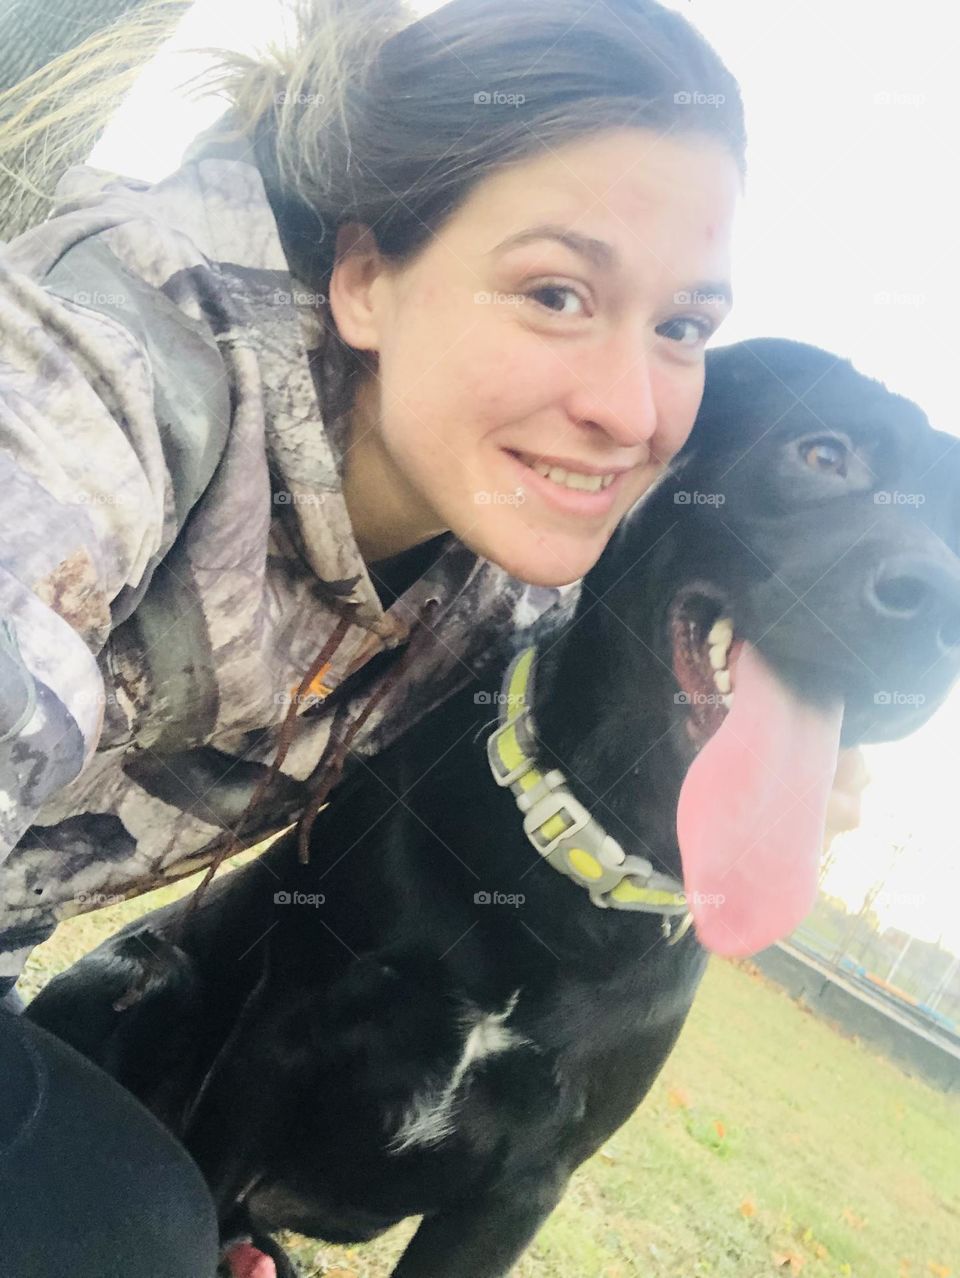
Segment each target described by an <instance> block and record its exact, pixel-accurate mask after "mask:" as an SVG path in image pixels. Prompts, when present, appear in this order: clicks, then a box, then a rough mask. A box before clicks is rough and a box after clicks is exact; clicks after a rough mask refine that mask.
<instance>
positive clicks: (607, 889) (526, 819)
mask: <svg viewBox="0 0 960 1278" xmlns="http://www.w3.org/2000/svg"><path fill="white" fill-rule="evenodd" d="M535 660H536V648H535V647H533V646H531V647H528V648H524V649H523V650H522V651H521V652H519V653H518V654H517V656H516V657H514V659H513V661H511V663H510V665H509V666H508V667H507V672H506V674H505V675H504V678H503V684H502V687H501V691H500V698H499V703H500V704H499V718H500V723H499V726H498V727H497V728H495V729H494V731H493V732H492V733H491V734H490V737H489V739H488V741H487V758H488V760H489V762H490V771H491V772H492V773H493V779H494V780H495V781H496V783H497V785H500V786H507V785H508V786H509V787H510V789H511V790H512V791H513V794H514V796H515V798H516V801H517V807H518V808H519V809H520V811H521V812H522V813H523V814H524V815H523V828H524V831H525V833H526V835H527V838H528V839H529V840H530V842H531V843H532V844H533V846H534V848H535V849H536V850H537V852H538V853H539V854H540V856H541V857H542V858H543V859H544V860H545V861H547V862H549V864H550V865H552V866H553V868H554V869H555V870H559V872H560V873H561V874H565V875H566V876H567V877H568V878H571V879H573V881H574V882H575V883H578V884H579V885H580V886H581V887H584V888H586V889H587V891H588V892H589V893H590V900H591V901H592V902H593V903H594V905H598V906H600V907H601V908H603V909H607V908H611V907H612V908H613V909H615V910H640V911H643V912H644V913H647V914H660V915H661V916H662V923H661V927H662V930H663V934H664V936H668V937H670V940H669V942H668V944H671V945H672V944H673V943H674V942H675V941H678V940H679V939H680V937H681V936H682V935H683V934H684V932H686V930H687V929H688V928H689V926H690V924H691V922H692V921H693V916H692V915H691V914H690V913H689V911H688V910H687V902H686V897H685V895H684V891H683V884H682V883H681V882H680V881H679V880H678V879H675V878H673V877H672V875H668V874H660V873H659V872H657V871H656V870H654V868H653V866H652V864H651V863H650V862H649V861H648V860H647V859H646V858H645V857H640V856H628V855H627V854H626V853H625V852H624V850H623V848H622V847H621V846H620V844H619V843H618V842H617V841H616V839H614V838H612V837H611V835H609V834H607V833H606V831H605V830H604V829H603V826H601V824H600V823H599V821H597V820H595V818H594V817H592V816H591V815H590V813H589V812H588V811H587V810H586V808H585V807H584V806H583V804H582V803H580V801H579V800H578V799H577V798H576V796H575V795H574V794H573V793H572V792H571V791H570V788H569V786H568V785H567V778H566V777H565V776H564V774H563V773H562V772H561V771H560V770H559V769H558V768H551V769H550V770H549V771H547V772H542V771H541V770H540V769H539V768H538V767H537V764H536V760H535V758H534V752H535V748H536V730H535V727H534V723H533V710H532V705H533V686H534V662H535ZM678 915H679V916H682V918H681V922H680V926H679V927H678V928H677V930H676V931H675V932H673V934H672V935H671V927H672V919H674V918H676V916H678Z"/></svg>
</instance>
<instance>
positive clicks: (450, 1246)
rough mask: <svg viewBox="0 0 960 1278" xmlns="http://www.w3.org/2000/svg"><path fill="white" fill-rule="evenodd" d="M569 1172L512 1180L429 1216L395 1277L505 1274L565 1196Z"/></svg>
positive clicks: (481, 1277)
mask: <svg viewBox="0 0 960 1278" xmlns="http://www.w3.org/2000/svg"><path fill="white" fill-rule="evenodd" d="M565 1186H566V1177H564V1178H563V1179H562V1180H558V1179H557V1178H556V1176H555V1174H554V1173H551V1175H550V1177H549V1178H543V1179H540V1180H524V1181H521V1182H513V1183H512V1184H511V1185H510V1186H509V1189H507V1188H504V1189H502V1190H501V1191H500V1192H499V1193H497V1194H485V1195H483V1196H482V1197H479V1198H477V1199H476V1200H475V1201H474V1202H472V1203H464V1204H463V1205H461V1206H459V1207H457V1208H454V1209H451V1210H449V1211H445V1212H438V1213H437V1215H435V1216H425V1217H424V1218H423V1221H422V1222H421V1224H420V1228H419V1229H418V1230H417V1232H416V1233H415V1234H414V1236H413V1238H412V1239H411V1241H410V1244H409V1246H408V1247H407V1249H406V1251H405V1252H404V1253H403V1255H402V1256H401V1257H400V1260H399V1262H398V1264H397V1267H396V1268H395V1269H394V1271H393V1278H451V1276H452V1275H454V1274H455V1275H456V1278H501V1276H502V1275H504V1274H507V1273H509V1271H510V1268H511V1266H512V1265H513V1264H514V1262H515V1261H516V1260H517V1259H519V1257H520V1255H521V1254H522V1252H523V1251H524V1249H525V1248H526V1246H527V1245H528V1243H530V1241H531V1240H532V1238H533V1236H534V1235H535V1234H536V1232H537V1230H538V1229H539V1228H540V1226H541V1225H542V1224H543V1222H544V1221H545V1220H546V1218H547V1217H548V1216H549V1215H550V1213H551V1212H552V1211H553V1209H554V1207H556V1205H557V1203H558V1202H559V1201H560V1197H561V1195H562V1193H563V1190H564V1188H565Z"/></svg>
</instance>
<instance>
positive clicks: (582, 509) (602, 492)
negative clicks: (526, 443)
mask: <svg viewBox="0 0 960 1278" xmlns="http://www.w3.org/2000/svg"><path fill="white" fill-rule="evenodd" d="M503 451H504V452H505V453H506V455H507V456H508V457H509V458H510V460H511V462H512V463H513V464H514V465H515V466H516V467H522V469H523V472H524V473H523V478H522V481H521V482H522V483H523V484H524V486H529V487H530V489H531V490H533V491H536V492H538V493H540V494H541V495H542V496H543V497H544V498H545V499H546V500H548V501H550V502H551V504H552V505H554V506H556V507H558V508H559V509H561V510H563V511H565V512H568V513H571V514H580V515H599V514H606V512H607V511H609V510H610V508H611V507H612V506H613V504H614V502H615V500H616V498H617V495H618V493H619V490H620V488H621V487H622V484H623V478H624V475H626V474H627V473H628V472H627V471H620V472H615V471H610V472H608V473H607V474H588V473H587V472H586V471H585V470H582V471H578V470H574V469H572V468H571V469H566V468H565V467H562V466H557V465H554V464H552V463H550V462H545V461H541V460H540V459H539V458H537V457H535V456H533V455H532V454H529V453H521V452H518V451H516V450H515V449H511V448H505V449H504V450H503Z"/></svg>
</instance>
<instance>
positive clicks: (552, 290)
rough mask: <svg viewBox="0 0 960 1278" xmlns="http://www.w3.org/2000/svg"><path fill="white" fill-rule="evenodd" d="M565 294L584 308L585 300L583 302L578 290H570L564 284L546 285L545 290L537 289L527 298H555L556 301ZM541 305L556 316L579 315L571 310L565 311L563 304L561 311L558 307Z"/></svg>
mask: <svg viewBox="0 0 960 1278" xmlns="http://www.w3.org/2000/svg"><path fill="white" fill-rule="evenodd" d="M563 294H566V295H567V296H568V297H572V298H574V299H575V300H576V301H577V302H578V303H579V304H580V306H583V305H584V300H583V298H582V297H581V296H580V294H579V293H578V292H577V290H576V289H575V288H568V287H567V286H566V285H564V284H545V285H544V286H543V288H535V289H534V290H533V291H532V292H531V293H528V294H527V296H528V297H536V298H541V297H547V298H554V299H555V298H557V297H560V296H562V295H563ZM541 305H546V309H547V310H548V311H553V313H554V314H555V315H575V314H577V312H576V311H571V310H565V309H563V308H562V303H561V308H560V309H558V308H556V307H553V306H550V305H549V304H547V303H541Z"/></svg>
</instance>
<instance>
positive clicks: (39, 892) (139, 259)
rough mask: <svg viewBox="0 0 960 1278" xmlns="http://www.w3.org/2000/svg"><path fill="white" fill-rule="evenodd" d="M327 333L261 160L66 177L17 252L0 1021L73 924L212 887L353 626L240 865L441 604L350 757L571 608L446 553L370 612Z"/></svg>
mask: <svg viewBox="0 0 960 1278" xmlns="http://www.w3.org/2000/svg"><path fill="white" fill-rule="evenodd" d="M189 154H190V153H189V152H188V156H189ZM320 332H321V330H320V328H319V321H318V319H317V317H316V315H315V313H314V312H313V310H312V307H311V305H310V300H309V295H308V294H307V293H306V290H305V288H304V287H303V286H302V285H301V284H299V283H298V281H297V280H295V279H294V278H293V277H292V276H291V273H290V269H289V267H288V264H287V261H286V258H285V256H284V253H283V249H282V246H281V242H280V238H279V232H278V230H277V224H276V221H275V219H274V216H273V212H272V209H271V206H270V204H269V201H268V199H267V196H266V193H265V190H264V186H263V181H262V179H261V176H260V173H259V171H258V169H257V168H255V167H254V166H253V165H252V164H250V163H246V162H238V161H236V160H230V159H223V158H202V159H194V160H186V161H185V162H184V163H183V164H182V165H181V167H180V168H179V169H178V170H177V171H176V172H175V173H173V174H172V175H170V176H169V177H167V178H165V179H164V180H163V181H160V182H157V183H153V184H150V183H146V182H141V181H137V180H133V179H130V178H122V177H119V176H117V175H116V174H113V173H109V172H107V171H105V170H102V169H97V168H94V167H91V166H89V165H82V166H77V167H74V168H73V169H71V170H69V171H68V173H67V174H66V175H65V176H64V177H63V178H62V179H61V181H60V183H59V185H58V187H57V199H56V204H55V206H54V209H53V212H52V215H51V217H50V218H49V219H48V220H47V221H46V222H44V223H42V224H40V225H39V226H37V227H34V228H32V229H31V230H29V231H27V232H26V233H25V234H23V235H21V236H19V237H18V238H17V239H15V240H13V241H11V242H9V243H7V244H5V245H3V244H0V444H2V448H0V472H2V473H0V484H2V493H3V504H2V511H3V522H2V543H0V546H2V549H0V994H2V993H3V991H4V989H7V988H9V987H10V986H11V985H12V984H13V981H14V979H15V978H16V976H17V975H18V973H19V972H20V971H21V969H22V966H23V963H24V961H25V959H26V957H27V955H28V954H29V952H30V950H31V949H32V947H33V946H34V945H36V944H37V943H38V942H39V941H41V940H43V939H45V938H46V937H47V936H49V935H50V934H51V933H52V931H53V930H54V928H55V926H56V923H57V921H58V920H59V919H62V918H65V917H67V916H69V915H71V914H76V913H80V912H83V911H84V910H88V909H94V908H98V907H99V906H101V905H103V904H105V903H108V902H110V901H112V900H116V899H120V898H121V897H128V896H133V895H136V894H138V893H142V892H145V891H148V890H149V889H151V888H154V887H157V886H159V885H161V884H163V883H164V882H168V881H170V880H173V879H176V878H180V877H182V876H183V875H185V874H187V873H190V872H191V871H193V870H195V869H197V868H199V867H201V866H204V865H206V864H208V863H209V861H210V860H211V858H212V857H213V856H214V854H215V853H216V851H217V850H218V849H219V848H221V847H222V846H223V844H224V840H225V839H226V838H229V835H230V832H231V831H232V830H233V828H234V827H235V825H236V823H237V821H238V819H239V818H240V817H241V815H242V814H243V812H244V810H245V808H246V805H247V802H248V800H249V799H250V797H251V795H252V793H253V791H254V789H255V787H256V786H257V784H258V782H259V781H260V780H261V778H263V777H264V775H265V774H266V772H267V771H268V768H269V764H270V762H271V761H272V760H273V758H274V755H275V754H276V751H277V745H278V734H279V730H280V725H281V722H282V721H283V719H284V718H285V716H286V713H287V710H288V708H289V706H290V702H291V691H292V690H293V689H295V688H297V687H298V686H299V684H300V681H301V679H302V677H303V675H304V673H305V672H306V671H308V670H309V669H310V667H311V665H312V664H313V663H314V662H315V660H316V658H317V656H318V654H319V653H320V651H321V649H322V648H323V646H324V643H325V640H326V639H328V638H329V637H330V636H331V634H332V632H333V630H334V628H335V626H336V625H337V623H338V622H339V621H340V619H341V617H342V616H343V615H344V613H346V615H347V617H348V618H349V624H348V627H347V630H346V632H345V633H344V635H343V637H342V639H341V642H340V644H339V647H338V648H337V649H336V651H335V652H334V654H333V656H332V657H331V659H330V662H329V664H328V665H327V666H326V667H325V668H324V669H323V670H322V671H321V672H320V673H321V675H322V679H321V681H320V683H319V685H317V689H318V694H317V695H316V696H308V697H305V698H299V699H298V710H297V718H296V720H295V725H296V726H295V732H294V736H293V739H292V744H291V746H290V749H289V751H288V753H287V755H286V757H285V759H284V762H283V764H282V767H281V769H280V771H279V774H278V775H276V776H275V777H274V783H272V784H271V786H270V787H269V788H268V790H267V792H266V795H265V797H264V798H263V800H262V802H260V803H259V804H258V806H257V809H256V812H257V814H258V815H257V819H256V821H255V822H248V826H252V825H254V824H255V826H256V828H250V829H248V831H247V833H246V835H245V837H244V839H243V841H242V843H243V845H244V846H247V845H250V844H252V843H254V842H256V841H258V840H259V839H261V838H263V837H266V835H268V834H270V833H272V832H274V831H276V830H278V829H281V828H284V827H285V826H287V825H289V824H291V823H292V822H293V821H294V820H295V819H296V817H297V815H298V814H299V812H300V811H302V809H303V806H304V802H305V799H306V797H307V795H308V793H309V791H310V790H311V789H313V788H315V786H316V784H317V781H318V778H320V777H322V776H323V775H324V771H325V767H326V766H327V764H328V762H329V753H330V747H331V745H332V744H335V742H336V740H337V739H338V737H339V736H341V735H342V730H343V725H345V724H346V723H347V722H349V721H350V720H352V718H353V717H354V716H355V715H356V714H357V713H358V711H359V710H360V708H361V707H362V706H363V705H364V704H365V703H366V701H367V699H368V698H369V696H370V694H371V690H372V689H373V688H374V687H375V686H376V685H377V680H379V679H383V678H384V677H385V674H384V672H385V670H386V669H388V668H389V666H390V665H392V664H393V662H395V661H396V660H397V659H399V657H400V655H402V650H403V649H404V647H405V640H406V636H407V633H408V631H409V630H410V627H411V625H412V624H413V622H414V620H415V619H416V617H417V616H418V615H419V613H420V611H421V609H422V608H423V606H424V604H425V603H426V601H427V600H428V599H431V598H432V599H435V600H436V604H434V605H433V613H432V615H431V619H430V621H429V623H428V629H429V631H430V632H431V633H432V637H431V636H430V635H428V636H427V639H428V642H426V643H425V646H424V647H423V649H422V651H421V650H419V649H418V652H417V659H416V661H411V663H410V668H409V670H408V672H407V673H406V674H405V675H404V676H403V677H401V678H400V679H399V680H398V681H397V682H396V683H395V684H394V685H393V686H392V687H391V689H390V691H389V693H388V694H387V695H386V696H384V697H383V699H382V700H381V701H380V702H379V704H378V706H377V708H376V709H375V710H374V711H373V713H371V714H370V716H369V718H368V719H367V720H366V722H365V723H364V725H363V727H362V728H361V730H360V731H359V732H358V734H357V736H356V737H355V739H354V740H353V743H352V747H351V748H352V749H353V750H354V751H355V752H356V756H357V757H359V758H362V757H363V756H364V755H366V756H368V757H369V756H370V755H372V754H375V753H376V752H377V751H379V750H380V749H382V748H383V747H384V746H386V745H387V744H388V743H389V742H390V741H391V740H392V739H393V738H394V737H396V735H397V734H398V733H399V732H400V731H401V730H403V729H404V728H406V727H408V726H409V725H411V724H413V723H414V722H416V720H417V719H418V718H420V717H421V716H422V715H424V714H425V713H427V712H428V711H429V710H430V709H431V708H433V707H434V706H436V705H437V704H439V703H440V702H441V701H443V700H444V699H446V698H447V697H448V696H449V695H450V694H451V693H452V692H454V691H456V689H458V688H459V687H462V686H463V684H464V683H465V682H466V681H467V680H469V679H470V678H472V677H474V675H475V673H476V672H477V670H478V669H479V668H480V667H482V665H483V660H484V656H485V654H488V653H489V651H490V650H491V648H492V646H493V644H494V642H495V641H496V642H497V644H498V646H503V645H504V644H507V645H509V646H510V647H515V645H516V644H517V643H518V642H520V641H521V640H522V639H523V638H526V639H527V640H529V638H530V636H531V635H532V634H534V633H540V632H541V626H542V624H543V623H544V622H546V623H547V628H549V627H550V625H552V624H554V623H555V622H557V621H562V620H563V618H564V617H565V616H567V615H569V614H570V613H571V612H572V609H573V607H574V606H575V602H576V596H577V594H578V593H579V583H574V584H573V586H569V587H564V588H557V589H546V588H539V587H532V586H528V585H525V584H524V583H521V582H519V581H518V580H516V579H515V578H512V577H510V576H509V575H508V574H507V573H505V572H504V571H503V570H502V569H500V568H499V567H497V566H496V565H494V564H492V563H491V562H489V561H488V560H485V559H481V558H478V556H477V555H475V554H474V553H473V552H471V551H470V550H469V549H468V548H467V547H466V546H465V545H464V544H463V543H462V542H461V541H459V540H458V539H457V538H456V537H455V536H454V535H453V534H452V533H445V534H443V535H441V536H440V537H439V538H434V539H433V541H432V542H430V543H428V547H429V550H430V552H431V554H432V555H433V557H432V559H430V562H426V563H425V567H424V568H423V571H419V570H418V571H417V573H416V575H415V576H414V577H413V579H412V584H411V582H410V580H408V581H407V582H406V583H405V584H404V585H403V586H402V587H400V588H399V593H398V595H397V597H396V598H395V599H393V601H392V602H391V603H388V604H385V603H384V602H383V601H382V600H381V597H380V595H379V594H378V589H377V584H376V582H375V581H374V580H373V579H372V577H371V572H370V570H369V569H368V567H367V566H366V565H365V563H364V561H363V559H362V558H361V556H360V553H359V550H358V548H357V544H356V541H355V539H354V535H353V532H352V529H351V525H350V521H349V518H348V515H347V510H346V506H345V503H344V498H343V493H342V486H341V481H342V470H343V465H342V462H343V439H342V437H341V436H342V431H341V430H338V428H337V424H336V423H324V422H323V421H322V420H321V415H320V408H319V401H318V397H317V392H316V385H315V380H314V379H315V377H316V365H315V363H313V362H311V359H310V356H311V352H313V353H314V354H315V353H316V350H317V347H318V345H319V336H320ZM422 552H423V548H422V547H421V548H419V552H418V553H421V554H422ZM412 553H413V552H406V558H407V560H409V559H410V556H411V554H412ZM404 558H405V557H404V556H400V557H399V561H402V560H404ZM429 558H430V556H429V555H428V559H429ZM399 561H398V562H399ZM412 562H413V563H414V566H415V567H416V561H415V559H414V560H413V561H412ZM400 566H401V568H402V567H403V564H402V563H401V564H400ZM407 570H408V577H409V576H410V573H409V563H408V564H407ZM387 598H389V596H387ZM551 619H552V620H551ZM420 633H423V632H422V631H421V632H420ZM508 636H512V639H510V638H508ZM394 651H396V655H395V656H394V655H391V654H392V653H393V652H394ZM301 701H302V705H301V704H299V702H301Z"/></svg>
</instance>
